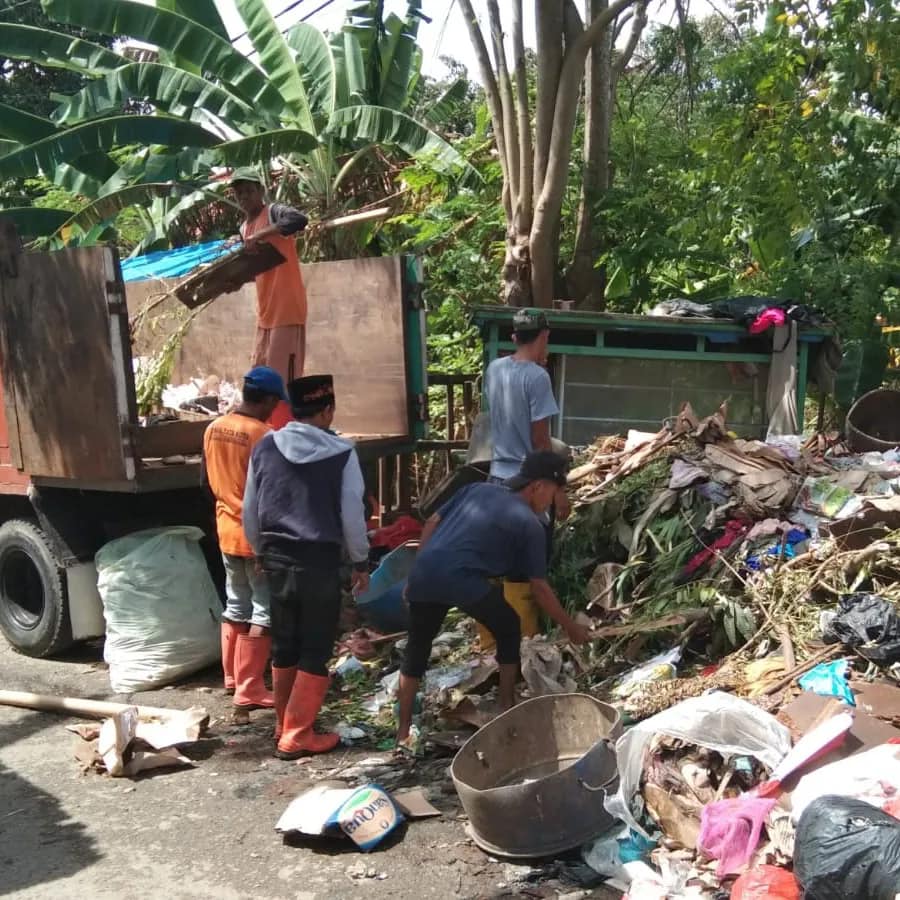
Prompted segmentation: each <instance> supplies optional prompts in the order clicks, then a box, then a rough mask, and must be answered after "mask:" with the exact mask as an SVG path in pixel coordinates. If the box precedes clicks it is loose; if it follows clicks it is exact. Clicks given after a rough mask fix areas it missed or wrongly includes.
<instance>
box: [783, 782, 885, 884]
mask: <svg viewBox="0 0 900 900" xmlns="http://www.w3.org/2000/svg"><path fill="white" fill-rule="evenodd" d="M794 874H795V875H796V876H797V880H798V881H799V882H800V885H801V886H802V887H803V890H804V895H803V896H804V900H894V898H895V897H896V895H897V893H898V891H900V821H898V820H897V819H895V818H894V817H893V816H890V815H888V814H887V813H886V812H883V811H882V810H880V809H877V808H876V807H874V806H872V805H871V804H869V803H864V802H863V801H862V800H856V799H854V798H853V797H834V796H826V797H820V798H819V799H818V800H814V801H813V802H812V803H810V804H809V806H807V807H806V809H805V810H804V811H803V815H802V816H800V821H799V822H798V823H797V835H796V840H795V842H794Z"/></svg>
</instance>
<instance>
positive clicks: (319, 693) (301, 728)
mask: <svg viewBox="0 0 900 900" xmlns="http://www.w3.org/2000/svg"><path fill="white" fill-rule="evenodd" d="M328 683H329V678H328V676H327V675H310V673H309V672H303V671H299V670H298V672H297V680H296V681H295V682H294V688H293V690H292V691H291V698H290V700H289V701H288V705H287V709H286V710H285V711H284V730H283V731H282V733H281V740H280V741H279V742H278V747H277V749H276V750H275V755H276V756H277V757H278V758H279V759H299V758H300V757H301V756H306V755H307V754H309V753H327V752H328V751H329V750H333V749H334V748H335V747H336V746H337V745H338V742H339V741H340V738H339V737H338V736H337V735H336V734H316V733H315V731H313V725H314V724H315V721H316V716H317V715H318V714H319V710H320V709H321V708H322V703H323V702H324V700H325V694H326V692H327V691H328Z"/></svg>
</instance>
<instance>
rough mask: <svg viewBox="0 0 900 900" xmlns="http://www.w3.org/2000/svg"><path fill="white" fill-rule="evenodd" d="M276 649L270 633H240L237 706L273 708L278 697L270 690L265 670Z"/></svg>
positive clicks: (236, 676)
mask: <svg viewBox="0 0 900 900" xmlns="http://www.w3.org/2000/svg"><path fill="white" fill-rule="evenodd" d="M271 649H272V638H271V637H270V636H269V635H267V634H241V635H238V639H237V649H236V650H235V652H234V681H235V685H234V701H233V702H234V705H235V707H236V708H237V709H246V710H250V709H272V707H273V706H275V699H274V697H273V696H272V693H271V691H268V690H266V684H265V682H264V681H263V672H265V670H266V663H267V662H268V659H269V651H270V650H271Z"/></svg>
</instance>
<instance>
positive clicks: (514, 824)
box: [450, 694, 622, 858]
mask: <svg viewBox="0 0 900 900" xmlns="http://www.w3.org/2000/svg"><path fill="white" fill-rule="evenodd" d="M621 732H622V723H621V717H620V715H619V713H618V711H617V710H616V709H615V708H614V707H612V706H609V705H608V704H606V703H601V702H600V701H599V700H595V699H594V698H593V697H590V696H588V695H587V694H551V695H548V696H545V697H535V698H534V699H533V700H526V701H525V702H524V703H520V704H519V705H518V706H515V707H513V708H512V709H511V710H509V711H507V712H505V713H503V715H501V716H498V717H497V718H496V719H494V721H493V722H490V723H489V724H488V725H485V726H484V728H482V729H481V730H480V731H478V732H476V733H475V734H474V735H473V736H472V737H471V738H469V740H468V741H467V742H466V743H465V744H464V745H463V747H462V748H461V749H460V751H459V753H457V754H456V757H455V758H454V760H453V765H452V766H451V767H450V772H451V775H452V776H453V783H454V785H455V786H456V791H457V793H458V794H459V799H460V801H461V802H462V805H463V809H464V810H465V811H466V815H467V816H468V817H469V824H470V827H469V831H470V834H471V836H472V838H473V840H474V841H475V843H476V844H478V846H479V847H481V848H482V850H486V851H488V852H489V853H495V854H499V855H501V856H508V857H514V858H515V857H518V858H528V857H541V856H551V855H553V854H556V853H561V852H563V851H564V850H570V849H572V848H574V847H578V846H580V845H581V844H583V843H586V842H587V841H589V840H590V839H591V838H594V837H596V836H597V835H599V834H601V833H602V832H604V831H606V830H607V829H608V828H609V827H610V826H611V825H612V824H613V821H614V820H613V818H612V817H611V816H610V815H609V813H607V812H606V809H605V807H604V805H603V801H604V799H605V798H606V795H607V794H609V793H615V790H616V788H617V786H618V772H617V770H616V755H615V750H614V746H613V744H614V742H615V740H616V738H618V737H619V735H620V734H621Z"/></svg>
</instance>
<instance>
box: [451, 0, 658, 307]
mask: <svg viewBox="0 0 900 900" xmlns="http://www.w3.org/2000/svg"><path fill="white" fill-rule="evenodd" d="M460 5H461V7H462V10H463V13H464V16H465V20H466V25H467V27H468V31H469V37H470V39H471V41H472V46H473V48H474V50H475V54H476V57H477V59H478V64H479V68H480V72H481V80H482V83H483V85H484V88H485V94H486V98H487V103H488V108H489V110H490V114H491V121H492V124H493V129H494V136H495V140H496V144H497V151H498V154H499V157H500V164H501V167H502V170H503V208H504V212H505V215H506V223H507V233H506V257H505V260H504V265H503V296H504V299H505V301H506V302H507V303H510V304H512V305H516V306H521V305H525V304H528V303H534V304H536V305H539V306H550V305H552V302H553V299H554V296H556V294H557V290H556V285H557V283H559V275H560V269H561V266H560V263H561V260H560V259H559V235H560V228H561V225H562V222H561V214H562V209H563V198H564V193H565V190H566V185H567V182H568V173H569V165H570V162H571V154H572V145H573V137H574V133H575V125H576V119H577V114H578V107H579V103H583V104H584V108H585V115H584V118H585V122H586V129H587V139H586V140H585V145H584V152H583V156H582V162H581V165H582V171H583V183H582V188H581V191H582V193H581V202H580V204H579V208H580V213H579V215H578V220H579V224H578V234H577V238H576V241H575V247H576V250H575V254H574V259H573V264H572V266H571V269H570V275H571V277H570V279H569V283H568V284H567V286H566V287H565V288H563V290H564V292H565V293H566V294H567V295H568V296H569V297H571V298H573V299H576V300H578V301H581V302H584V301H585V300H587V299H589V298H590V297H591V292H592V290H593V289H595V288H596V287H597V286H598V283H597V280H596V278H595V277H594V273H593V268H594V263H595V255H596V249H597V233H596V231H595V229H594V228H593V224H592V218H593V206H594V204H595V203H596V202H597V199H598V196H599V194H600V193H601V192H602V191H603V190H604V189H605V187H608V185H609V164H608V155H609V131H610V121H611V116H612V104H613V101H614V96H615V85H616V81H617V80H618V77H619V76H620V75H621V72H622V71H623V70H624V68H625V66H626V65H627V63H628V60H629V59H630V57H631V54H633V53H634V50H635V47H636V46H637V42H638V39H639V37H640V34H641V31H642V30H643V28H644V27H645V25H646V22H647V17H646V8H647V2H646V0H614V2H612V3H610V2H609V0H585V9H584V18H582V16H581V14H580V13H579V11H578V8H577V7H576V5H575V2H574V0H535V22H536V29H537V38H538V47H537V72H536V93H535V103H534V116H533V118H532V110H531V104H530V97H529V91H528V84H527V72H526V65H525V43H524V35H523V0H512V2H511V4H510V6H511V11H510V20H511V25H512V48H513V56H512V67H510V65H509V61H508V59H507V54H506V48H505V45H504V37H505V34H504V24H503V21H502V17H501V13H500V5H499V3H498V0H487V16H488V34H489V36H490V43H491V48H492V53H489V52H488V47H487V42H486V40H485V35H484V32H483V30H482V27H481V25H480V24H479V21H478V18H477V16H476V14H475V9H474V7H473V4H472V0H460ZM630 7H634V10H632V11H631V12H626V11H627V10H629V8H630ZM629 19H630V25H631V32H630V36H629V38H628V41H627V44H626V46H625V48H624V50H623V51H622V52H621V53H620V54H616V53H615V52H614V50H613V45H614V40H615V35H616V34H617V33H618V32H619V31H620V30H621V29H622V28H623V27H624V26H625V24H626V23H627V22H628V20H629ZM585 82H586V84H587V87H586V89H584V90H582V86H583V84H584V83H585ZM594 299H595V301H597V300H599V299H600V298H597V297H595V298H594Z"/></svg>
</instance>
